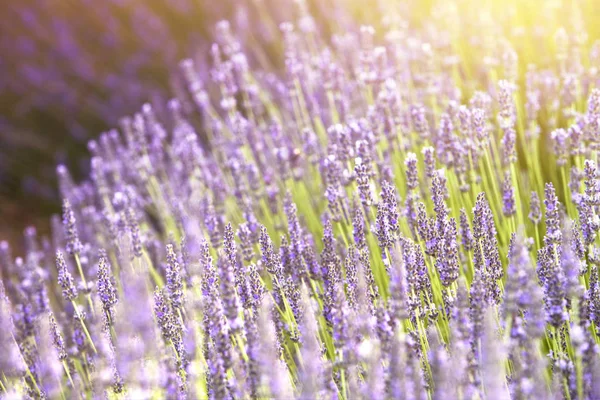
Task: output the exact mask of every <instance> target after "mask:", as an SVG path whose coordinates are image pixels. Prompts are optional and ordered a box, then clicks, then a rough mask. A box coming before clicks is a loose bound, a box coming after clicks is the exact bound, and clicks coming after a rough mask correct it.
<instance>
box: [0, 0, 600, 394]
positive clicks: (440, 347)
mask: <svg viewBox="0 0 600 400" xmlns="http://www.w3.org/2000/svg"><path fill="white" fill-rule="evenodd" d="M443 4H444V7H442V8H440V9H439V12H438V13H435V14H433V15H432V16H431V17H432V22H435V23H434V24H433V25H427V24H426V25H424V26H412V25H411V24H405V23H402V20H401V19H397V18H396V17H398V15H393V17H394V18H391V22H390V21H387V23H386V24H383V25H386V26H387V27H386V28H384V30H383V31H382V32H379V31H376V30H375V29H374V28H373V27H371V26H363V27H361V28H360V29H357V30H348V31H347V32H344V33H343V34H335V35H334V36H333V37H331V38H327V39H326V38H325V37H324V36H323V32H321V31H319V30H318V29H317V26H318V25H317V24H316V23H315V20H314V19H312V17H311V15H310V14H309V13H308V11H307V9H306V8H303V7H300V10H301V15H300V18H299V19H298V21H297V23H296V24H292V23H285V24H283V25H281V27H280V28H281V39H282V43H284V46H285V52H284V53H283V57H284V62H285V66H286V67H285V74H284V75H283V76H281V75H277V74H270V73H268V72H267V71H264V70H261V69H260V68H259V67H254V66H252V64H251V63H250V62H248V59H247V57H246V55H245V53H244V50H243V48H244V46H243V45H242V43H241V42H240V41H239V40H238V38H237V37H236V35H234V34H233V33H232V32H231V30H230V29H229V25H228V24H227V23H226V22H221V23H220V24H219V28H218V29H219V32H220V35H219V39H218V40H217V42H216V43H215V44H214V45H213V46H212V48H211V54H212V58H213V59H212V62H211V63H210V65H208V64H207V65H204V64H202V65H199V64H197V63H195V62H194V61H192V60H190V59H188V60H184V61H183V62H181V69H182V76H184V77H185V79H186V84H187V86H186V92H185V93H179V94H178V97H177V98H175V99H173V100H171V101H170V102H169V103H168V107H167V109H168V110H169V116H168V118H166V119H165V118H161V117H160V116H159V115H158V113H157V112H155V110H154V108H153V106H151V105H150V104H145V105H144V106H143V107H142V108H141V111H140V112H139V113H136V114H134V115H132V116H128V117H124V118H123V119H122V120H121V123H120V126H119V130H116V129H115V130H113V131H111V132H110V133H107V134H104V135H102V136H101V138H100V140H98V141H94V142H92V144H91V145H90V149H91V151H92V158H91V163H90V164H91V171H92V172H91V175H90V179H89V180H86V181H83V182H81V183H79V184H77V183H75V182H74V181H73V179H72V178H71V175H70V173H69V171H68V169H67V168H66V167H64V166H59V167H58V177H59V184H60V191H61V195H62V197H63V199H64V202H63V218H62V222H61V219H60V218H59V217H57V218H54V219H53V232H52V236H51V237H50V238H46V237H42V238H38V237H37V234H36V232H35V230H34V229H28V230H27V231H26V235H25V239H26V240H25V248H26V252H25V256H24V257H18V258H16V259H15V258H13V256H12V255H11V252H10V248H9V246H8V244H7V243H6V242H3V243H2V244H1V245H0V261H1V262H2V285H1V286H0V321H2V326H1V328H0V349H1V350H2V352H3V353H2V354H3V356H2V357H1V362H0V367H1V368H2V369H1V372H2V374H1V376H0V393H1V394H2V395H3V396H6V397H11V396H14V397H19V396H20V397H26V398H58V397H64V398H83V397H85V398H112V399H120V398H136V399H137V398H148V399H149V398H169V399H170V398H173V399H184V398H200V399H208V398H210V399H213V398H214V399H234V398H235V399H238V398H240V399H246V398H260V399H263V398H276V399H288V398H298V399H315V398H318V399H325V398H339V399H356V398H361V399H362V398H364V399H388V398H389V399H429V398H433V399H446V398H464V399H472V398H473V399H508V398H515V399H530V398H540V399H542V398H544V399H545V398H566V399H596V398H600V388H599V386H598V382H600V362H599V361H598V360H599V359H600V358H599V354H598V351H599V349H598V346H599V343H600V341H599V339H598V333H597V330H598V328H599V325H598V324H599V323H600V317H599V316H600V297H599V296H600V281H599V278H598V277H599V274H598V266H599V265H600V246H599V242H598V238H597V232H598V230H599V229H600V221H599V219H600V217H599V216H598V214H599V213H600V209H599V208H600V200H599V199H600V197H599V196H598V191H599V187H598V182H599V179H598V170H597V163H598V149H599V148H600V90H599V89H598V88H596V86H597V85H598V83H600V82H599V80H600V78H599V76H598V73H597V69H596V64H597V61H598V57H599V54H600V53H599V52H598V50H599V49H600V47H599V46H598V44H596V45H593V46H591V48H590V47H589V46H587V41H586V40H585V38H584V37H583V36H582V35H584V34H585V32H584V31H581V30H576V29H575V27H578V26H579V25H576V24H575V25H574V26H571V27H570V29H571V28H572V29H573V30H572V31H567V30H566V29H561V30H559V31H558V33H557V35H556V46H555V49H554V52H553V53H552V54H553V55H554V57H555V60H554V62H553V63H551V64H550V66H549V67H548V68H545V69H538V68H536V67H534V66H528V67H527V68H526V70H524V69H523V68H522V66H523V65H522V62H521V61H520V60H521V57H522V56H523V55H524V54H525V53H526V51H525V50H523V49H521V48H519V47H513V46H512V45H511V44H510V41H509V40H507V38H506V37H503V36H502V35H501V34H498V35H496V36H494V35H491V32H494V31H493V27H494V24H493V23H491V22H490V23H489V24H486V23H485V21H483V22H481V25H482V26H481V28H482V30H481V32H480V33H481V34H482V36H480V37H486V38H487V39H489V40H487V41H481V42H477V43H472V42H463V41H461V40H460V39H461V37H460V35H459V36H457V37H456V38H454V37H453V36H452V35H450V34H448V32H454V33H456V34H457V35H458V30H457V27H456V23H457V22H460V19H453V18H454V17H456V18H466V16H468V15H470V11H469V10H467V9H466V7H465V4H464V3H463V2H462V1H456V2H443ZM300 5H302V3H300ZM490 7H491V6H490ZM461 10H463V11H464V12H465V14H464V15H463V16H462V17H461V15H462V14H460V12H459V11H461ZM479 11H480V12H481V13H483V14H481V15H485V12H491V11H493V9H492V8H484V9H482V10H479ZM574 13H575V12H574ZM575 15H577V13H575ZM573 18H575V17H573ZM542 26H543V27H546V26H547V25H542ZM567 32H569V33H567ZM496 33H498V32H496ZM483 34H486V35H487V34H489V35H487V36H484V35H483ZM329 39H330V40H329ZM473 40H474V39H473ZM466 49H469V50H472V51H473V54H474V55H473V54H471V55H469V54H467V53H468V52H466ZM473 58H476V59H477V60H474V59H473ZM567 59H568V62H567ZM201 70H202V71H206V70H209V71H210V74H209V76H208V77H204V76H202V75H200V74H199V71H201ZM192 109H193V110H194V111H193V112H192V111H191V110H192ZM4 354H5V355H6V356H4Z"/></svg>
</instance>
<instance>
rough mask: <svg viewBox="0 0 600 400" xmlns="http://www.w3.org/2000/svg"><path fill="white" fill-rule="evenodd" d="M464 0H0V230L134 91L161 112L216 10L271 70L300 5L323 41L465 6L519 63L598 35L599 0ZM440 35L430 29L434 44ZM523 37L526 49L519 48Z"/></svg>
mask: <svg viewBox="0 0 600 400" xmlns="http://www.w3.org/2000/svg"><path fill="white" fill-rule="evenodd" d="M469 1H470V0H455V1H453V2H445V1H444V0H414V1H389V0H377V1H372V2H367V3H368V6H366V5H365V4H366V3H365V2H363V1H357V0H306V2H305V1H299V0H102V1H92V0H20V1H13V0H4V1H3V2H2V3H3V5H2V11H1V12H0V239H4V238H7V239H9V240H10V241H11V242H13V243H14V242H15V241H18V239H16V238H18V237H20V235H21V232H22V231H23V229H24V228H25V227H26V226H28V225H32V224H33V225H36V226H37V227H38V231H40V232H41V233H44V232H46V231H47V230H48V229H47V227H48V222H47V221H48V216H49V215H50V214H52V213H56V212H59V210H60V208H59V204H60V202H59V198H58V191H57V183H56V176H55V167H56V165H57V164H59V163H63V164H66V165H67V166H68V167H69V169H70V171H71V172H72V174H73V175H74V178H75V179H76V180H79V179H82V178H83V177H85V176H86V175H87V173H88V170H89V155H88V152H87V149H86V144H87V141H88V140H89V139H91V138H95V137H97V136H98V135H99V134H100V133H102V132H104V131H106V130H108V129H110V128H113V127H116V126H117V124H118V121H119V119H120V118H121V117H122V116H124V115H128V114H132V113H133V112H135V111H137V110H139V109H140V107H141V105H142V104H143V103H145V102H150V103H152V104H153V106H154V108H155V110H157V112H158V114H159V116H161V110H163V112H164V109H165V105H166V101H167V100H168V99H169V98H171V97H173V96H174V95H179V94H180V93H182V92H184V91H185V86H184V85H183V81H182V77H181V74H180V71H179V68H178V64H179V61H180V60H181V59H183V58H186V57H192V58H194V59H195V60H196V61H197V62H196V64H197V65H198V66H199V68H200V69H202V68H204V69H205V70H204V71H200V73H201V74H202V73H204V74H206V75H207V74H208V72H207V69H208V67H207V66H208V65H210V51H209V49H210V46H211V44H212V43H213V41H214V40H215V35H217V34H218V32H217V29H216V24H217V22H218V21H220V20H223V19H227V20H229V22H230V25H231V30H232V31H233V34H235V35H236V37H238V39H239V40H240V41H241V45H242V46H243V48H244V52H245V53H246V55H247V57H248V60H249V63H250V65H251V68H258V69H262V70H268V71H272V72H275V73H277V72H279V71H282V70H283V65H282V64H283V56H282V52H283V43H282V42H281V36H280V31H279V24H280V23H281V22H284V21H295V22H296V23H298V22H299V21H298V20H299V18H300V17H301V16H302V15H306V13H308V14H310V15H311V16H312V17H313V20H312V22H314V23H315V25H316V26H317V32H318V33H319V35H320V36H321V37H322V38H324V40H326V41H328V40H329V38H330V37H331V35H332V33H334V32H344V31H347V30H356V29H357V27H358V26H359V25H362V24H365V23H366V24H373V25H375V28H376V29H380V28H381V25H384V27H385V26H386V25H388V26H389V25H393V24H396V23H403V24H407V25H410V26H413V25H414V26H415V27H417V26H418V27H419V29H421V30H422V31H424V32H427V26H428V25H431V24H435V23H436V20H437V19H438V18H447V17H448V16H449V15H453V14H452V10H451V9H450V10H449V8H452V7H455V8H456V9H461V10H468V11H467V12H468V13H470V14H471V15H461V18H460V19H461V20H462V21H463V23H462V24H459V23H458V20H459V19H458V18H457V19H456V25H457V27H456V29H457V30H458V31H460V32H461V35H463V36H465V37H467V38H469V40H472V41H473V43H476V42H477V41H478V40H479V41H480V38H479V35H480V34H481V32H480V30H479V29H480V28H479V27H480V26H484V25H485V26H486V27H489V26H494V27H495V28H494V32H487V34H498V35H502V36H503V37H506V38H508V40H510V41H511V43H512V46H513V47H514V48H515V50H516V51H517V53H518V54H519V62H520V63H521V64H522V65H523V66H524V65H527V64H528V63H530V62H536V63H537V64H541V65H543V64H544V62H545V61H548V60H544V54H550V53H554V51H553V50H554V49H553V46H554V41H553V40H552V39H551V38H552V37H553V35H554V34H555V32H556V29H557V27H565V28H566V29H567V31H568V32H569V34H570V35H574V36H573V37H576V36H577V35H578V34H580V33H581V34H585V35H586V37H585V38H582V40H585V41H586V42H589V43H591V42H592V41H593V40H595V39H597V38H598V37H599V36H600V35H598V33H599V31H600V24H598V23H597V22H598V18H600V1H598V0H505V1H499V0H482V1H478V2H471V4H472V5H473V6H472V7H468V6H466V7H465V4H463V3H467V4H468V3H469ZM461 4H462V5H461ZM459 6H460V7H459ZM482 15H483V16H484V17H485V18H486V20H485V21H483V20H482V18H483V17H482ZM464 21H466V23H464ZM300 22H301V21H300ZM490 22H491V23H490ZM446 24H447V22H446ZM486 24H487V25H486ZM488 31H489V29H488ZM380 32H384V30H380V31H378V34H379V33H380ZM443 39H444V38H432V40H433V41H435V40H439V41H440V43H441V44H440V46H443V43H444V40H443ZM524 39H526V40H524ZM532 46H535V47H537V51H535V52H531V51H530V50H528V49H531V48H532ZM544 46H546V48H547V49H548V50H549V51H548V52H545V51H544V49H545V47H544ZM527 54H535V55H536V56H535V59H534V60H532V59H527ZM540 55H541V56H540ZM467 56H468V55H467ZM598 57H599V59H600V47H599V55H598ZM467 61H468V58H467V59H463V60H461V62H467ZM471 61H472V62H473V63H481V60H471ZM550 61H551V60H550ZM521 69H522V70H525V68H524V67H523V68H521Z"/></svg>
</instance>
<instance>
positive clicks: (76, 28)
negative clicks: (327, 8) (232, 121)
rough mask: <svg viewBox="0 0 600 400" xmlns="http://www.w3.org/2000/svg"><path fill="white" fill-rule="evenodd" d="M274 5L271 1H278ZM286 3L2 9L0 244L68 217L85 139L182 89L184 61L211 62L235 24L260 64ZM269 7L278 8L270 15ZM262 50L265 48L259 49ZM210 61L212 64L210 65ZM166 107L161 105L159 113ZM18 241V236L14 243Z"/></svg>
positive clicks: (139, 0)
mask: <svg viewBox="0 0 600 400" xmlns="http://www.w3.org/2000/svg"><path fill="white" fill-rule="evenodd" d="M269 3H272V4H269ZM277 4H279V2H277V1H274V2H273V1H239V2H238V1H216V2H215V1H210V0H152V1H146V0H106V1H91V0H67V1H64V0H24V1H19V2H16V1H10V0H9V1H6V2H3V6H2V12H1V13H0V54H1V56H0V220H1V221H2V223H0V226H1V228H0V238H9V240H10V239H11V238H13V237H14V236H15V235H17V236H20V234H21V232H22V230H23V228H24V227H25V226H27V225H29V224H35V225H37V226H38V227H39V229H40V230H41V231H42V232H44V231H46V230H47V228H46V227H47V222H46V220H47V216H48V215H49V214H51V213H54V212H58V211H59V199H58V191H57V184H56V176H55V166H56V165H57V164H59V163H63V164H66V165H68V166H69V169H70V170H71V172H72V173H73V175H74V177H75V178H76V179H81V178H83V177H84V176H86V175H87V173H88V169H89V165H88V164H89V158H88V157H89V156H88V153H87V151H86V143H87V141H88V140H89V139H91V138H94V137H97V136H98V135H99V134H100V133H101V132H103V131H105V130H107V129H109V128H112V127H115V126H116V125H117V122H118V120H119V118H120V117H122V116H124V115H128V114H131V113H133V112H135V111H137V110H139V109H140V107H141V105H142V104H143V103H145V102H152V103H154V104H157V105H160V104H163V105H164V104H165V103H166V100H167V99H168V98H170V97H172V96H173V95H174V93H176V92H177V85H178V63H179V61H180V60H181V59H183V58H185V57H190V56H192V57H195V58H198V59H199V60H201V61H202V62H204V61H207V59H208V57H209V51H208V49H209V48H210V45H211V43H212V40H213V37H214V30H215V24H216V23H217V22H218V21H220V20H222V19H227V20H229V21H230V24H231V26H232V29H233V30H234V32H240V31H243V32H244V35H243V38H244V40H245V41H246V42H247V43H245V44H249V42H250V41H252V42H260V43H261V46H260V49H261V54H258V53H257V54H255V55H254V58H255V60H254V61H255V62H258V63H266V62H269V60H268V56H267V54H269V53H273V52H276V51H277V47H276V46H277V45H278V44H277V42H276V39H277V25H278V23H279V22H280V21H283V20H286V19H288V18H291V17H293V14H290V13H293V8H292V9H290V8H286V7H276V5H277ZM264 10H270V11H269V12H268V13H267V14H263V12H264ZM253 47H255V48H256V47H257V46H253ZM205 59H206V60H205ZM158 109H160V107H158ZM11 241H13V240H11Z"/></svg>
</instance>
